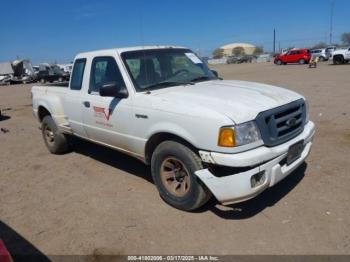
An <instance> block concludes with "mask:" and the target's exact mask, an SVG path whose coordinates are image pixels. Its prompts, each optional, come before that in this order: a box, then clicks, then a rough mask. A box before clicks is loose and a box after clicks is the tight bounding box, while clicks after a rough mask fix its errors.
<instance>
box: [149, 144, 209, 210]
mask: <svg viewBox="0 0 350 262" xmlns="http://www.w3.org/2000/svg"><path fill="white" fill-rule="evenodd" d="M200 169H203V165H202V161H201V159H200V158H199V156H198V155H197V154H195V153H194V152H193V151H192V150H191V149H189V148H188V147H186V146H184V145H182V144H180V143H177V142H173V141H165V142H162V143H161V144H159V145H158V147H157V148H156V149H155V151H154V153H153V155H152V159H151V171H152V177H153V181H154V183H155V185H156V186H157V189H158V191H159V194H160V196H161V198H162V199H163V200H164V201H165V202H166V203H168V204H170V205H171V206H173V207H175V208H178V209H181V210H184V211H191V210H194V209H197V208H199V207H201V206H203V205H204V204H205V203H206V202H208V200H209V199H210V197H211V193H210V192H209V191H208V190H207V188H206V187H205V186H204V185H203V184H202V182H201V181H200V179H199V178H197V176H196V175H195V174H194V172H195V171H197V170H200Z"/></svg>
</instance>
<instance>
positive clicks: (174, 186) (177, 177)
mask: <svg viewBox="0 0 350 262" xmlns="http://www.w3.org/2000/svg"><path fill="white" fill-rule="evenodd" d="M160 177H161V181H162V184H163V185H164V187H165V188H166V190H167V191H168V192H169V193H170V194H172V195H173V196H175V197H183V196H185V195H186V194H187V192H188V191H189V190H190V186H191V179H190V175H189V172H188V170H187V168H186V167H185V165H184V164H183V163H182V162H181V161H180V160H178V159H177V158H175V157H168V158H167V159H165V160H164V161H163V163H162V165H161V168H160Z"/></svg>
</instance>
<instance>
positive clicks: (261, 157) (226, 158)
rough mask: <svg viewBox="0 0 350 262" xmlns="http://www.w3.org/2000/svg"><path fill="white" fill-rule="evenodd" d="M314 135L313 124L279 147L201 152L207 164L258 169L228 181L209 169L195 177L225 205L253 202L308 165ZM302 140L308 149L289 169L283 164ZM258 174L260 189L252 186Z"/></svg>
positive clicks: (200, 171) (240, 174)
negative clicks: (289, 151)
mask: <svg viewBox="0 0 350 262" xmlns="http://www.w3.org/2000/svg"><path fill="white" fill-rule="evenodd" d="M314 134H315V125H314V123H312V122H311V121H309V122H308V124H307V125H306V126H305V128H304V131H303V132H302V133H301V134H300V135H298V136H297V137H295V138H293V139H291V140H290V141H288V142H286V143H284V144H281V145H278V146H275V147H270V148H268V147H264V146H262V147H259V148H256V149H253V150H249V151H246V152H243V153H237V154H222V153H213V152H204V151H201V152H200V155H201V157H202V159H203V161H205V162H211V163H214V164H217V165H222V166H228V167H247V166H254V168H252V169H250V170H248V171H245V172H241V173H237V174H232V175H229V176H224V177H218V176H215V175H214V174H212V173H211V172H210V171H209V169H202V170H198V171H197V172H195V174H196V175H197V176H198V177H199V178H200V179H201V180H202V181H203V183H204V184H205V185H206V186H207V187H208V189H209V190H210V191H211V192H212V193H213V195H214V196H215V197H216V198H217V200H218V201H219V202H221V203H223V204H230V203H237V202H242V201H245V200H248V199H251V198H253V197H255V196H257V195H258V194H260V193H261V192H262V191H264V190H265V189H266V188H268V187H272V186H273V185H275V184H277V183H278V182H279V181H281V180H282V179H284V178H285V177H286V176H288V175H289V174H290V173H292V172H293V171H294V170H295V169H296V168H297V167H298V166H300V165H301V164H302V163H303V162H304V160H305V159H306V157H307V156H308V154H309V153H310V150H311V146H312V140H313V137H314ZM301 140H303V141H304V149H303V151H302V153H301V155H300V157H299V158H298V159H297V160H296V161H294V162H293V163H292V164H290V165H287V164H286V163H284V161H283V160H285V159H286V157H287V154H288V150H289V147H290V146H291V145H293V144H295V143H297V142H298V141H301ZM208 160H209V161H208ZM258 174H259V177H260V178H259V179H260V180H259V182H258V183H257V184H258V185H252V177H253V176H256V175H258Z"/></svg>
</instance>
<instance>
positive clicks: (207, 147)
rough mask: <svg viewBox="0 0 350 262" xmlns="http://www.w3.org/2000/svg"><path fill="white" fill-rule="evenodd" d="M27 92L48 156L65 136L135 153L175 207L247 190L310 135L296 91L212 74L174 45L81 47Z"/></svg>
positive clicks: (266, 181)
mask: <svg viewBox="0 0 350 262" xmlns="http://www.w3.org/2000/svg"><path fill="white" fill-rule="evenodd" d="M32 98H33V113H34V115H35V117H36V118H37V119H38V121H40V123H41V131H42V136H43V139H44V142H45V144H46V146H47V148H48V150H49V151H50V152H51V153H53V154H63V153H65V152H67V151H68V150H69V145H70V143H69V142H68V138H69V136H72V135H73V136H77V137H80V138H83V139H86V140H89V141H92V142H94V143H98V144H101V145H104V146H107V147H110V148H113V149H116V150H119V151H121V152H124V153H126V154H129V155H131V156H133V157H136V158H138V159H140V160H142V161H143V162H144V163H145V164H147V165H150V166H151V173H152V177H153V181H154V183H155V185H156V187H157V189H158V191H159V194H160V196H161V197H162V198H163V199H164V200H165V201H166V202H167V203H168V204H170V205H172V206H174V207H176V208H179V209H182V210H193V209H196V208H199V207H200V206H202V205H204V204H205V203H206V202H207V201H208V200H209V199H210V198H211V197H212V196H214V197H215V198H216V199H217V200H218V201H219V202H220V203H222V204H228V203H235V202H241V201H245V200H248V199H250V198H253V197H255V196H257V195H258V194H260V193H261V192H263V191H264V190H265V189H267V188H269V187H271V186H273V185H275V184H277V183H278V182H279V181H281V180H282V179H284V178H285V177H286V176H288V175H289V174H291V173H292V171H294V170H295V169H296V168H297V167H298V166H300V165H301V164H302V163H303V162H304V160H305V158H306V157H307V156H308V154H309V152H310V149H311V145H312V140H313V136H314V133H315V126H314V124H313V122H311V121H310V120H309V113H308V103H307V102H306V100H305V98H304V97H303V96H301V95H299V94H297V93H295V92H293V91H290V90H286V89H283V88H280V87H275V86H271V85H266V84H260V83H254V82H245V81H225V80H222V79H221V78H219V77H218V76H217V73H216V72H215V71H211V70H210V69H209V68H208V67H207V65H206V64H205V63H203V62H202V60H201V59H200V58H199V57H198V56H197V55H196V54H195V53H193V52H192V51H191V50H189V49H187V48H183V47H175V46H151V47H135V48H118V49H110V50H101V51H94V52H87V53H81V54H79V55H77V57H76V58H75V60H74V66H73V72H72V76H71V79H70V83H69V85H67V86H66V85H64V84H60V85H56V86H52V85H47V86H43V85H41V86H40V85H39V86H34V87H33V88H32Z"/></svg>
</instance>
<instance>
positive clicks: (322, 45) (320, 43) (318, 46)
mask: <svg viewBox="0 0 350 262" xmlns="http://www.w3.org/2000/svg"><path fill="white" fill-rule="evenodd" d="M326 47H327V44H326V43H324V42H319V43H318V44H316V45H314V46H313V47H311V48H310V49H322V48H326Z"/></svg>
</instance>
